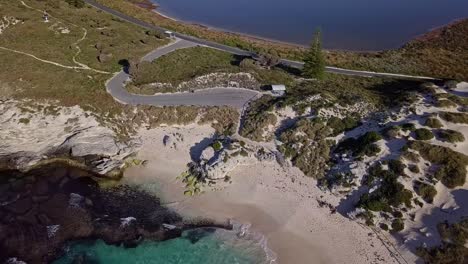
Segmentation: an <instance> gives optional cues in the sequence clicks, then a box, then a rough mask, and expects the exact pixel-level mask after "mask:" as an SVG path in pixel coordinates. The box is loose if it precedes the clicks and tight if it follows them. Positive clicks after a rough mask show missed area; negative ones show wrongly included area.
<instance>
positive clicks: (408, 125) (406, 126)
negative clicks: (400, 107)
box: [401, 123, 416, 131]
mask: <svg viewBox="0 0 468 264" xmlns="http://www.w3.org/2000/svg"><path fill="white" fill-rule="evenodd" d="M401 129H402V130H403V131H415V130H416V126H415V125H414V124H413V123H406V124H403V125H401Z"/></svg>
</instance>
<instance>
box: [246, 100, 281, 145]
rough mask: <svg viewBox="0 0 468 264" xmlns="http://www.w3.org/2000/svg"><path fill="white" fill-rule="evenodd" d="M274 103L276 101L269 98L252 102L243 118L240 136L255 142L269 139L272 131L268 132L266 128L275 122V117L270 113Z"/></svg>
mask: <svg viewBox="0 0 468 264" xmlns="http://www.w3.org/2000/svg"><path fill="white" fill-rule="evenodd" d="M275 102H276V99H275V98H274V97H271V96H262V97H261V98H260V99H258V100H256V101H254V102H252V103H251V104H250V106H249V108H248V109H247V111H246V113H245V115H244V117H243V118H244V121H243V124H242V127H241V130H240V134H241V136H243V137H246V138H249V139H252V140H255V141H264V140H269V139H271V137H272V136H273V134H272V132H273V131H271V132H269V131H268V128H269V126H273V125H275V124H276V122H277V118H276V115H274V114H273V113H271V112H272V111H273V110H274V108H275Z"/></svg>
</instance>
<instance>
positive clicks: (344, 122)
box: [327, 117, 361, 136]
mask: <svg viewBox="0 0 468 264" xmlns="http://www.w3.org/2000/svg"><path fill="white" fill-rule="evenodd" d="M360 125H361V123H360V122H359V121H358V120H356V119H355V118H353V117H345V118H343V119H341V118H338V117H330V118H329V119H328V120H327V126H329V127H330V128H331V129H332V130H333V134H332V135H333V136H336V135H339V134H341V133H343V132H346V131H349V130H352V129H353V128H356V127H358V126H360Z"/></svg>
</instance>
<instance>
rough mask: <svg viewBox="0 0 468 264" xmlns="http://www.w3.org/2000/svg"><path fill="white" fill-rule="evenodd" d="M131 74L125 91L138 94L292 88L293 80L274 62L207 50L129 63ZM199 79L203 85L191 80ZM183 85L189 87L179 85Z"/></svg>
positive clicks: (183, 50) (181, 52)
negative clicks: (276, 86)
mask: <svg viewBox="0 0 468 264" xmlns="http://www.w3.org/2000/svg"><path fill="white" fill-rule="evenodd" d="M235 73H248V74H250V76H244V77H242V76H237V77H235V76H231V77H230V76H229V74H235ZM212 74H219V76H213V75H212ZM130 75H131V76H132V81H133V82H132V83H131V84H129V85H128V86H127V89H128V90H129V91H130V92H132V93H137V94H155V93H158V92H175V91H186V90H188V89H189V88H194V89H198V88H211V87H215V86H219V87H222V86H229V83H230V82H232V83H236V85H239V86H240V87H243V88H251V89H260V87H261V86H262V85H271V84H285V85H287V86H291V85H293V84H294V82H295V81H294V79H295V77H296V76H294V75H292V74H290V73H288V72H286V71H285V70H283V69H281V68H279V67H275V63H272V64H270V63H268V62H267V63H263V60H262V59H258V60H253V59H250V58H244V57H240V56H236V55H232V54H230V53H227V52H224V51H219V50H215V49H212V48H206V47H193V48H186V49H180V50H176V51H173V52H171V53H169V54H166V55H164V56H162V57H160V58H158V59H157V60H155V61H153V62H139V63H132V65H131V67H130ZM221 75H224V76H221ZM202 76H203V77H204V78H205V80H204V81H202V83H198V82H200V81H196V80H194V79H195V78H197V77H202ZM183 82H189V83H190V85H185V86H180V84H181V83H183Z"/></svg>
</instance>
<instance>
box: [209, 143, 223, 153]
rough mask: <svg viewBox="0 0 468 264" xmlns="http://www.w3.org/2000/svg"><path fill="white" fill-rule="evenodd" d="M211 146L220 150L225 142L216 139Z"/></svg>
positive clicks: (215, 149)
mask: <svg viewBox="0 0 468 264" xmlns="http://www.w3.org/2000/svg"><path fill="white" fill-rule="evenodd" d="M211 147H213V150H214V151H220V150H221V149H222V148H223V143H221V141H219V140H216V141H215V142H214V143H213V144H212V145H211Z"/></svg>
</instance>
